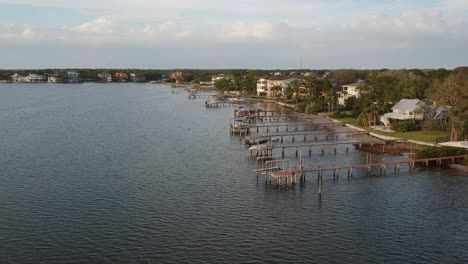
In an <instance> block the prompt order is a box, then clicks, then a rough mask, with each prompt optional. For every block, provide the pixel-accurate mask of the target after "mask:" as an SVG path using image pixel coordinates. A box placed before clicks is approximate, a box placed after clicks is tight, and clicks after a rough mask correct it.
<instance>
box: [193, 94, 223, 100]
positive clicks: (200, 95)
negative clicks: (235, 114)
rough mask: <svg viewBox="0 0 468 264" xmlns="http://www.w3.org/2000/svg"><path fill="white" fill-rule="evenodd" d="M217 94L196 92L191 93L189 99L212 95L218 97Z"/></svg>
mask: <svg viewBox="0 0 468 264" xmlns="http://www.w3.org/2000/svg"><path fill="white" fill-rule="evenodd" d="M217 96H218V95H217V94H196V93H190V94H189V96H188V98H189V99H196V98H211V97H217Z"/></svg>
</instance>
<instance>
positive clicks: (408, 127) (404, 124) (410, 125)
mask: <svg viewBox="0 0 468 264" xmlns="http://www.w3.org/2000/svg"><path fill="white" fill-rule="evenodd" d="M420 129H421V123H420V122H418V121H415V120H401V121H398V122H395V123H393V124H392V130H394V131H397V132H411V131H417V130H420Z"/></svg>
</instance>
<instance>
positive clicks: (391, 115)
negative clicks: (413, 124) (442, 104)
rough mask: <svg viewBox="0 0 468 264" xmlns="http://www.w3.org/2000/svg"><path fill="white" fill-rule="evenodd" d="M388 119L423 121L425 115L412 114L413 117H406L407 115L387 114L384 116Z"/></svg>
mask: <svg viewBox="0 0 468 264" xmlns="http://www.w3.org/2000/svg"><path fill="white" fill-rule="evenodd" d="M384 117H385V118H387V119H398V120H409V119H415V120H423V118H424V114H412V115H405V114H396V113H386V114H385V115H384Z"/></svg>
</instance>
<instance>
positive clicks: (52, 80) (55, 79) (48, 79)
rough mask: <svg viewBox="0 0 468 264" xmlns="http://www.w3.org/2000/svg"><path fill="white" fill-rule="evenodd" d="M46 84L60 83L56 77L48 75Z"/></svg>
mask: <svg viewBox="0 0 468 264" xmlns="http://www.w3.org/2000/svg"><path fill="white" fill-rule="evenodd" d="M47 82H49V83H57V82H60V79H59V78H58V77H56V76H53V75H49V76H47Z"/></svg>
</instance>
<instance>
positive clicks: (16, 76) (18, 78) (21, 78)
mask: <svg viewBox="0 0 468 264" xmlns="http://www.w3.org/2000/svg"><path fill="white" fill-rule="evenodd" d="M11 81H12V82H25V81H26V77H24V76H21V75H19V74H18V73H15V74H13V75H12V76H11Z"/></svg>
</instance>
